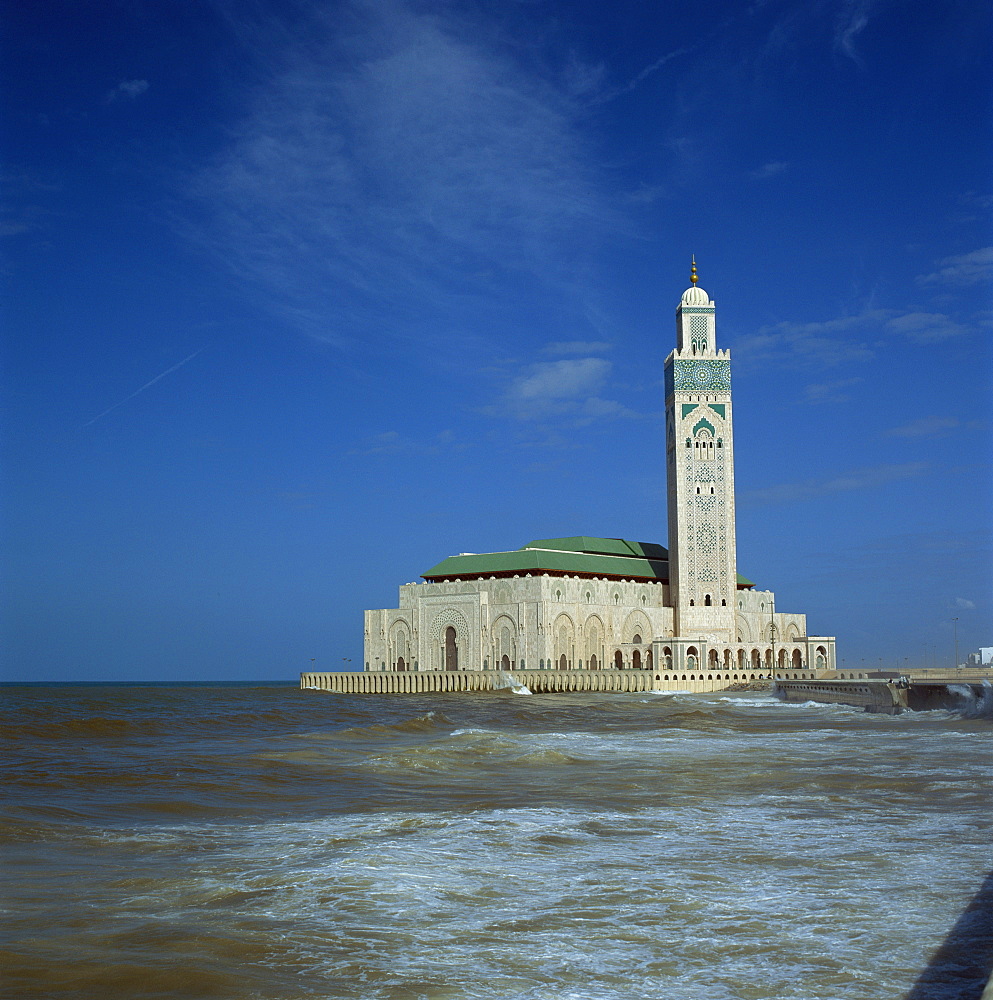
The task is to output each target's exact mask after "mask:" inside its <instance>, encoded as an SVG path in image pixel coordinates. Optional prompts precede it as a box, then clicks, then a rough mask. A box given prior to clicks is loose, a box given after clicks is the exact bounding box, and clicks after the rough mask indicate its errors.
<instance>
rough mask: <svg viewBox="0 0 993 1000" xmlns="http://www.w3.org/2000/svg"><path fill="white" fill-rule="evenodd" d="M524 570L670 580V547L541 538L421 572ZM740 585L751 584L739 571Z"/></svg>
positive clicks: (446, 575) (439, 575) (448, 575)
mask: <svg viewBox="0 0 993 1000" xmlns="http://www.w3.org/2000/svg"><path fill="white" fill-rule="evenodd" d="M515 573H516V574H519V575H520V576H524V575H526V574H528V573H568V574H570V575H576V576H601V577H615V578H621V577H623V578H625V579H634V580H657V581H659V582H668V580H669V553H668V552H667V551H666V549H665V547H664V546H662V545H658V544H657V543H655V542H631V541H628V540H627V539H625V538H593V537H590V536H587V535H575V536H573V537H571V538H539V539H537V540H536V541H533V542H528V544H527V545H525V546H524V547H523V548H520V549H514V550H513V551H511V552H484V553H479V554H467V555H460V556H449V557H448V558H447V559H443V560H442V561H441V562H440V563H438V565H437V566H432V567H431V569H429V570H428V571H427V572H426V573H422V574H421V576H422V577H423V578H424V579H425V580H444V579H452V578H460V577H461V578H464V577H474V576H504V575H512V574H515ZM738 586H739V587H751V586H753V584H752V582H751V581H750V580H746V579H745V578H744V577H743V576H742V575H741V574H740V573H739V574H738Z"/></svg>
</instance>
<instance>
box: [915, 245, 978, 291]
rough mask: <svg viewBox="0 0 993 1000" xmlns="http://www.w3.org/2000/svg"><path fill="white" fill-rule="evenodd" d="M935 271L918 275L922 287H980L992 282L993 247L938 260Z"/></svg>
mask: <svg viewBox="0 0 993 1000" xmlns="http://www.w3.org/2000/svg"><path fill="white" fill-rule="evenodd" d="M937 268H938V269H937V270H936V271H932V272H931V273H930V274H922V275H919V276H918V278H917V281H918V282H919V283H920V284H922V285H981V284H984V283H987V282H990V281H993V247H983V248H982V249H980V250H973V251H972V253H965V254H960V255H958V256H956V257H945V258H944V260H939V261H938V265H937Z"/></svg>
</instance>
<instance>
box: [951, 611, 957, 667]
mask: <svg viewBox="0 0 993 1000" xmlns="http://www.w3.org/2000/svg"><path fill="white" fill-rule="evenodd" d="M952 628H953V629H954V630H955V662H954V663H953V664H952V667H953V668H954V669H955V670H958V668H959V620H958V618H953V619H952Z"/></svg>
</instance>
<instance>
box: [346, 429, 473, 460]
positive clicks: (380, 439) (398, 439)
mask: <svg viewBox="0 0 993 1000" xmlns="http://www.w3.org/2000/svg"><path fill="white" fill-rule="evenodd" d="M452 448H455V449H456V450H463V448H464V445H456V443H455V435H454V433H453V432H452V431H450V430H444V431H441V432H440V433H438V434H435V435H434V436H433V437H431V438H429V439H427V440H423V439H416V438H413V437H410V436H409V435H404V434H401V433H400V432H399V431H394V430H390V431H383V432H382V433H380V434H373V435H372V436H371V437H369V438H366V440H365V441H363V442H362V444H361V445H359V446H358V447H356V448H351V449H350V450H349V451H348V454H349V455H401V454H402V455H407V456H419V455H437V454H439V453H441V452H442V451H445V450H446V449H452Z"/></svg>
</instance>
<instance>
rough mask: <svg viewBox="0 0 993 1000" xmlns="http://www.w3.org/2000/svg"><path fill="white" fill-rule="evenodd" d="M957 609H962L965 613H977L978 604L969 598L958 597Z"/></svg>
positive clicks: (956, 601) (956, 600) (956, 599)
mask: <svg viewBox="0 0 993 1000" xmlns="http://www.w3.org/2000/svg"><path fill="white" fill-rule="evenodd" d="M955 607H957V608H961V609H962V610H963V611H975V610H976V602H975V601H970V600H969V599H968V598H967V597H956V598H955Z"/></svg>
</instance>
